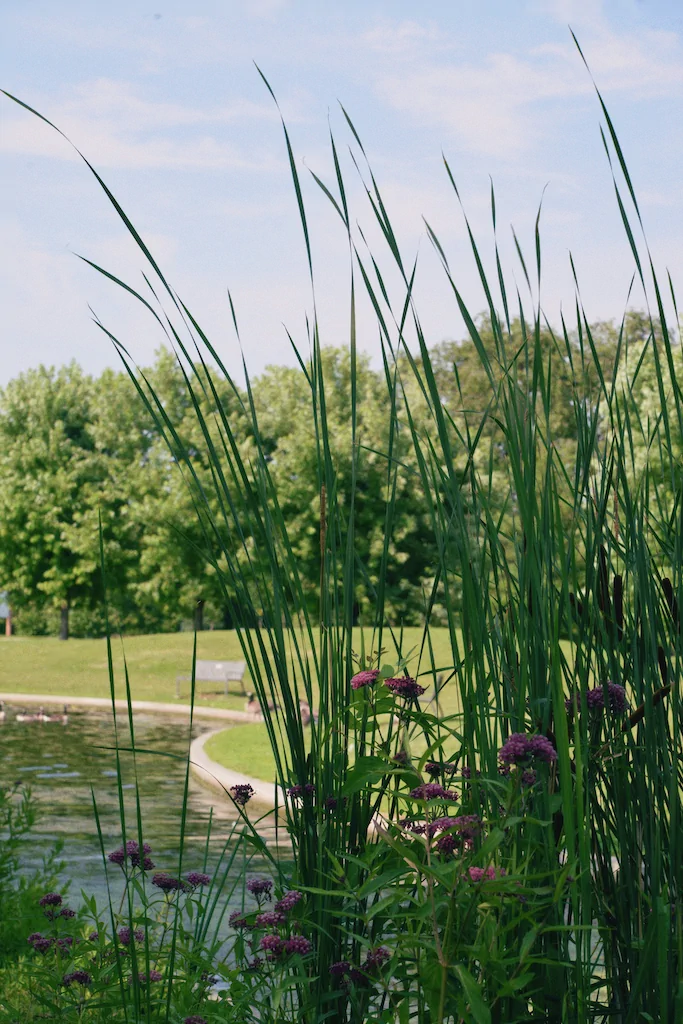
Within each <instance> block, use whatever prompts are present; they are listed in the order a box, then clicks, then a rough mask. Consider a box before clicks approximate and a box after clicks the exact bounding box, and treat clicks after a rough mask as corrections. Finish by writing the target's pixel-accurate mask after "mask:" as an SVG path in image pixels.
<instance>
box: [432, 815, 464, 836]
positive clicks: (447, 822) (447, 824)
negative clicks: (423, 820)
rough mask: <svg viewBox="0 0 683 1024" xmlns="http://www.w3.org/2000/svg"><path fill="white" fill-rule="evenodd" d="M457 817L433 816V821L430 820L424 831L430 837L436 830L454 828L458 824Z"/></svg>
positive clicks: (441, 830) (442, 830)
mask: <svg viewBox="0 0 683 1024" xmlns="http://www.w3.org/2000/svg"><path fill="white" fill-rule="evenodd" d="M458 821H459V819H458V818H448V817H445V818H435V819H434V821H430V822H429V824H428V825H427V826H426V827H425V832H426V833H427V835H428V836H429V838H430V839H431V838H432V836H435V835H436V834H437V832H444V831H445V830H446V829H447V828H455V826H456V825H457V824H458Z"/></svg>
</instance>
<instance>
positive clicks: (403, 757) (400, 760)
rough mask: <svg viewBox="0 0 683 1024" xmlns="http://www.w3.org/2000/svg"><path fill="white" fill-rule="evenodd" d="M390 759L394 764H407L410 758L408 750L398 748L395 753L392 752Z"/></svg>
mask: <svg viewBox="0 0 683 1024" xmlns="http://www.w3.org/2000/svg"><path fill="white" fill-rule="evenodd" d="M391 760H392V761H393V762H394V764H408V761H409V760H410V758H409V757H408V751H407V750H399V752H398V753H397V754H394V756H393V757H392V759H391Z"/></svg>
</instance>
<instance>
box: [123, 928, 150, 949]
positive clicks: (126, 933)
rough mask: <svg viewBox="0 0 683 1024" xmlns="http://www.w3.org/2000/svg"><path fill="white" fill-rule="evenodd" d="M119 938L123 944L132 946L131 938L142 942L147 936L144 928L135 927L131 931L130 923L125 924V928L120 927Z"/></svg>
mask: <svg viewBox="0 0 683 1024" xmlns="http://www.w3.org/2000/svg"><path fill="white" fill-rule="evenodd" d="M118 938H119V942H120V943H121V945H122V946H130V940H131V939H133V941H134V942H142V941H143V940H144V938H145V933H144V931H143V930H142V928H135V929H134V930H133V931H131V930H130V928H129V927H128V925H124V926H123V928H119V931H118Z"/></svg>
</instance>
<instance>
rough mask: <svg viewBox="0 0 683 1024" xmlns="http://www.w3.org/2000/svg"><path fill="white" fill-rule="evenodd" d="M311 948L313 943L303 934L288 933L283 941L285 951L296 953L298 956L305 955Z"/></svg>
mask: <svg viewBox="0 0 683 1024" xmlns="http://www.w3.org/2000/svg"><path fill="white" fill-rule="evenodd" d="M312 949H313V944H312V943H311V942H309V941H308V939H305V938H304V937H303V935H290V937H289V938H288V939H287V941H286V942H285V953H298V954H299V956H306V954H307V953H310V952H311V950H312Z"/></svg>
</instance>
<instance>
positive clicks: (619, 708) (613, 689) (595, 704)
mask: <svg viewBox="0 0 683 1024" xmlns="http://www.w3.org/2000/svg"><path fill="white" fill-rule="evenodd" d="M607 702H608V705H609V709H610V711H613V712H615V713H616V714H622V713H623V712H624V711H626V709H627V707H628V701H627V699H626V690H625V689H624V687H623V686H619V684H618V683H610V682H608V683H607ZM586 704H587V705H588V708H589V709H590V710H591V711H602V710H603V709H604V707H605V687H603V686H596V687H594V689H592V690H589V691H588V692H587V694H586ZM579 706H580V703H579ZM565 707H566V708H567V711H570V712H571V711H573V710H574V702H573V700H572V699H571V698H570V699H569V700H566V701H565Z"/></svg>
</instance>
